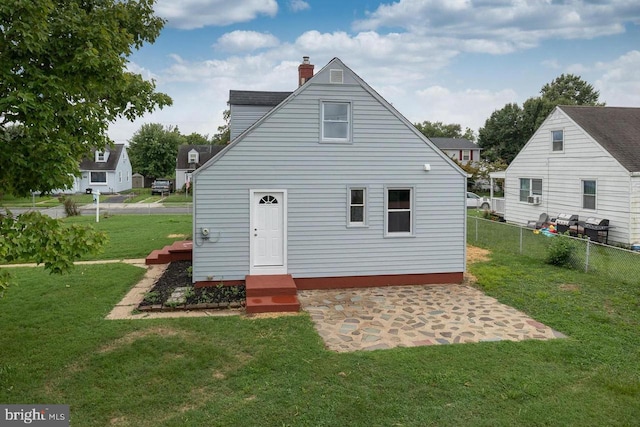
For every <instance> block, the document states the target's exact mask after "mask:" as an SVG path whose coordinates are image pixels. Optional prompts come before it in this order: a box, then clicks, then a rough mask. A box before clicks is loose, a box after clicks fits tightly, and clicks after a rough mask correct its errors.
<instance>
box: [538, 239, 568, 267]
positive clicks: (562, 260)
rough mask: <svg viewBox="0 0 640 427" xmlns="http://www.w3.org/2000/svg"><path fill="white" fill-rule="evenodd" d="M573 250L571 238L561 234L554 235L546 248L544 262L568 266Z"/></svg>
mask: <svg viewBox="0 0 640 427" xmlns="http://www.w3.org/2000/svg"><path fill="white" fill-rule="evenodd" d="M574 250H575V246H574V244H573V242H572V241H571V239H569V238H567V237H562V236H554V237H553V238H552V239H551V244H549V247H548V249H547V256H546V258H545V262H546V263H547V264H551V265H557V266H561V267H563V266H566V267H569V266H571V261H572V259H573V252H574Z"/></svg>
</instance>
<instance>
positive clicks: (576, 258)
mask: <svg viewBox="0 0 640 427" xmlns="http://www.w3.org/2000/svg"><path fill="white" fill-rule="evenodd" d="M553 239H567V240H566V241H565V242H566V244H567V246H568V247H569V248H570V254H571V256H570V257H569V260H568V264H569V266H570V267H571V268H574V269H576V270H581V271H584V272H587V273H594V274H599V275H602V276H603V278H607V279H611V280H615V281H621V282H627V283H634V284H638V285H640V252H634V251H630V250H627V249H622V248H618V247H615V246H609V245H604V244H601V243H596V242H593V241H591V240H589V239H586V238H577V237H571V236H567V235H563V234H558V235H554V236H551V237H549V236H546V235H544V234H542V233H534V230H532V229H530V228H526V227H522V226H519V225H514V224H508V223H504V222H497V221H491V220H487V219H484V218H476V217H468V219H467V243H469V244H470V245H479V246H484V247H487V248H489V249H491V250H492V251H501V252H508V253H519V254H521V255H523V256H528V257H531V258H536V259H542V260H544V259H546V258H547V256H548V255H549V252H550V251H551V249H550V247H551V244H552V242H553Z"/></svg>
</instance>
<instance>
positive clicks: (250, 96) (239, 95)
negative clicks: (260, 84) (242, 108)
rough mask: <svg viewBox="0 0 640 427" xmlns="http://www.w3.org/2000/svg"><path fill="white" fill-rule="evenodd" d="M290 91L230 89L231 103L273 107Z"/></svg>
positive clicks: (289, 93)
mask: <svg viewBox="0 0 640 427" xmlns="http://www.w3.org/2000/svg"><path fill="white" fill-rule="evenodd" d="M289 95H291V92H260V91H255V90H230V91H229V104H231V105H260V106H265V107H275V106H276V105H278V104H280V103H281V102H282V101H284V100H285V99H286V98H287V96H289Z"/></svg>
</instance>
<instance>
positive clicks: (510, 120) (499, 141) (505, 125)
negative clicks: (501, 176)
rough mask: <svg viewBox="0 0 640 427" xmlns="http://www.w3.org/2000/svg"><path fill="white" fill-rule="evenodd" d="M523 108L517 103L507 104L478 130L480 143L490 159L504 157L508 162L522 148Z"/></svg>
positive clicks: (485, 156)
mask: <svg viewBox="0 0 640 427" xmlns="http://www.w3.org/2000/svg"><path fill="white" fill-rule="evenodd" d="M521 121H522V109H521V108H520V106H519V105H518V104H516V103H513V104H507V105H505V106H504V107H502V109H500V110H496V111H494V112H493V113H492V114H491V116H490V117H489V118H488V119H487V121H486V122H485V124H484V127H482V128H480V130H479V132H478V142H479V143H478V145H480V147H482V148H483V149H484V151H483V152H482V155H483V157H484V158H485V159H487V160H489V161H495V160H497V159H503V160H504V161H506V162H507V163H510V162H511V160H513V158H514V157H515V156H516V154H518V151H520V149H521V148H522V145H523V144H522V141H523V138H522V126H521Z"/></svg>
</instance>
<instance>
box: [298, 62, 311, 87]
mask: <svg viewBox="0 0 640 427" xmlns="http://www.w3.org/2000/svg"><path fill="white" fill-rule="evenodd" d="M313 67H314V66H313V64H311V63H310V62H309V57H308V56H303V57H302V64H300V65H298V86H302V85H303V84H305V83H306V82H308V81H309V79H310V78H311V77H313Z"/></svg>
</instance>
